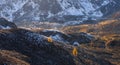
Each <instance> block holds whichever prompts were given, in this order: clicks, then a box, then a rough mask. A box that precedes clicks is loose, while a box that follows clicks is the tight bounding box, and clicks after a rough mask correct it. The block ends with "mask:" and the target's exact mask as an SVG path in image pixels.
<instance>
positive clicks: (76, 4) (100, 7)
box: [0, 0, 118, 21]
mask: <svg viewBox="0 0 120 65" xmlns="http://www.w3.org/2000/svg"><path fill="white" fill-rule="evenodd" d="M117 3H118V0H115V1H112V0H1V1H0V16H1V17H6V18H8V19H9V20H11V21H20V20H22V21H42V20H46V19H48V18H51V17H56V16H64V15H75V16H76V15H77V16H84V15H85V16H94V17H101V16H103V15H106V14H107V13H108V12H110V11H109V10H107V8H109V6H113V7H114V5H115V6H118V5H117Z"/></svg>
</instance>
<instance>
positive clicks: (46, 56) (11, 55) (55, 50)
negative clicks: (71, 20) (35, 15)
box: [0, 29, 120, 65]
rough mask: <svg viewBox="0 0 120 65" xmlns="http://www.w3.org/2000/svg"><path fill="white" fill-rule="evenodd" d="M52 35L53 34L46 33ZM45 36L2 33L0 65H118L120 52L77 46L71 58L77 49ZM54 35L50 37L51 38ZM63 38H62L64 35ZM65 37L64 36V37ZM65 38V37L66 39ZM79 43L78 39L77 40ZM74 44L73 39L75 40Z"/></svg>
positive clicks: (32, 33)
mask: <svg viewBox="0 0 120 65" xmlns="http://www.w3.org/2000/svg"><path fill="white" fill-rule="evenodd" d="M47 33H50V32H47ZM45 35H46V32H45V33H43V32H42V33H37V32H33V31H30V30H25V29H10V30H0V64H8V65H9V64H12V65H14V64H18V65H21V64H25V65H88V64H89V65H96V64H97V65H119V64H120V63H119V61H120V60H119V57H120V54H119V52H120V51H119V49H117V48H116V50H113V49H112V50H107V49H105V48H98V47H91V46H88V44H87V46H86V44H82V45H78V47H76V48H77V49H78V50H77V51H78V55H77V57H76V56H74V55H73V54H72V51H73V48H75V46H73V45H71V44H67V43H66V42H58V41H57V40H56V39H53V41H52V42H49V41H48V39H47V37H46V36H47V35H46V36H45ZM50 35H51V34H50ZM62 35H63V34H62ZM63 36H64V35H63ZM65 36H66V35H65ZM76 39H77V38H76ZM73 40H74V39H73Z"/></svg>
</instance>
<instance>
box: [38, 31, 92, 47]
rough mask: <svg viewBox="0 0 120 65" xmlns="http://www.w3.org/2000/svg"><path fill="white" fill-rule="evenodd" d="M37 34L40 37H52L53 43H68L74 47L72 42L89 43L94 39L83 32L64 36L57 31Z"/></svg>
mask: <svg viewBox="0 0 120 65" xmlns="http://www.w3.org/2000/svg"><path fill="white" fill-rule="evenodd" d="M39 33H40V34H41V35H45V36H49V37H52V38H53V39H54V40H55V41H58V42H63V43H70V44H72V45H74V42H78V43H79V44H81V43H83V44H84V43H90V42H91V41H92V40H93V39H94V36H92V35H90V34H87V33H83V32H81V33H77V34H65V33H62V32H59V31H54V30H52V31H50V30H46V31H41V32H39Z"/></svg>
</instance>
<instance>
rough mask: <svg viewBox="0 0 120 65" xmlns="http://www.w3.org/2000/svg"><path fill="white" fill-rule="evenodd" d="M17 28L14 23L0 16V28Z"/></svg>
mask: <svg viewBox="0 0 120 65" xmlns="http://www.w3.org/2000/svg"><path fill="white" fill-rule="evenodd" d="M13 28H17V26H16V25H15V23H13V22H10V21H8V20H6V19H5V18H0V29H13Z"/></svg>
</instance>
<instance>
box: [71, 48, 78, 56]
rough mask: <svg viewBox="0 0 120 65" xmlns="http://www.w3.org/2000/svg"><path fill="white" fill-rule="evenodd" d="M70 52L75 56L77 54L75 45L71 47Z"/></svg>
mask: <svg viewBox="0 0 120 65" xmlns="http://www.w3.org/2000/svg"><path fill="white" fill-rule="evenodd" d="M72 54H73V55H74V56H77V55H78V51H77V48H76V47H74V48H73V51H72Z"/></svg>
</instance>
